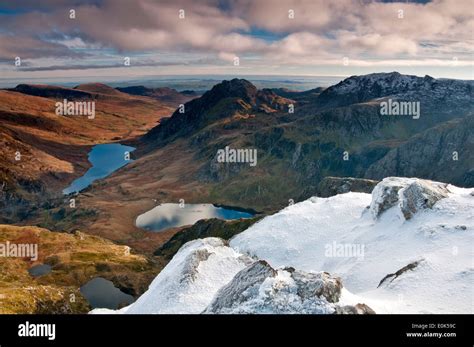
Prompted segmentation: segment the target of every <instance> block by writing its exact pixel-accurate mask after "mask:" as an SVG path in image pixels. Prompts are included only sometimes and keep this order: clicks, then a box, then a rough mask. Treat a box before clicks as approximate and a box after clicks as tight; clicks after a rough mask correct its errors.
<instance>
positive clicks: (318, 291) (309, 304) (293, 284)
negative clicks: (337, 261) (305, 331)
mask: <svg viewBox="0 0 474 347" xmlns="http://www.w3.org/2000/svg"><path fill="white" fill-rule="evenodd" d="M341 290H342V282H341V280H340V279H339V278H337V277H333V276H331V275H330V274H329V273H327V272H320V273H313V272H304V271H299V270H295V269H294V268H284V269H280V270H275V269H273V268H272V267H271V266H270V265H269V264H268V263H267V262H266V261H263V260H260V261H257V262H255V263H253V264H252V265H250V266H247V267H246V268H245V269H243V270H241V271H240V272H239V273H238V274H237V275H235V277H234V278H233V279H232V281H230V282H229V283H228V284H227V285H225V286H224V287H222V288H221V289H220V290H219V291H218V292H217V294H216V296H215V297H214V299H213V301H212V302H211V303H210V305H209V306H208V307H207V308H206V309H205V310H204V312H203V313H218V314H219V313H224V314H226V313H246V314H252V313H259V314H262V313H264V314H265V313H277V314H278V313H279V314H288V313H298V314H330V313H337V314H342V313H354V314H360V313H374V312H373V311H372V310H371V309H370V308H369V307H368V306H366V305H361V304H359V305H356V306H354V307H353V306H342V307H340V306H338V305H337V302H338V301H339V298H340V296H341Z"/></svg>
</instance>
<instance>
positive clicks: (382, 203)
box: [370, 177, 449, 220]
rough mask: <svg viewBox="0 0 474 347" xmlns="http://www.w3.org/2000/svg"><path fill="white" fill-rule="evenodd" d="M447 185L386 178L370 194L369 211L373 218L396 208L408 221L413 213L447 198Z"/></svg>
mask: <svg viewBox="0 0 474 347" xmlns="http://www.w3.org/2000/svg"><path fill="white" fill-rule="evenodd" d="M448 193H449V191H448V189H447V184H445V183H439V182H434V181H428V180H421V179H418V178H403V177H388V178H385V179H384V180H383V181H382V182H380V183H379V184H377V186H376V187H375V188H374V190H373V192H372V202H371V204H370V211H371V213H372V215H373V217H374V218H378V217H379V216H380V215H381V214H382V213H383V212H385V211H387V210H388V209H390V208H392V207H395V206H397V207H398V208H399V210H400V212H401V214H402V215H403V217H404V218H405V219H406V220H408V219H411V218H412V217H413V215H414V214H415V213H417V212H418V211H420V210H423V209H426V208H432V207H433V206H434V204H435V203H436V202H437V201H439V200H441V199H443V198H446V197H447V196H448Z"/></svg>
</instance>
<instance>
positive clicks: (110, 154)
mask: <svg viewBox="0 0 474 347" xmlns="http://www.w3.org/2000/svg"><path fill="white" fill-rule="evenodd" d="M134 150H135V148H134V147H130V146H125V145H121V144H119V143H107V144H102V145H95V146H94V147H92V150H91V151H90V152H89V158H88V159H89V162H90V163H91V164H92V167H91V168H90V169H89V170H87V172H86V173H85V174H84V175H83V176H81V177H79V178H78V179H76V180H74V181H73V182H72V183H71V185H70V186H69V187H67V188H66V189H64V190H63V194H70V193H76V192H80V191H81V190H83V189H85V188H87V187H88V186H89V185H91V184H92V182H94V181H96V180H98V179H101V178H105V177H107V176H109V175H110V174H111V173H113V172H114V171H116V170H118V169H120V168H121V167H122V166H124V165H126V164H128V163H129V162H131V161H132V160H125V153H126V152H129V153H130V152H133V151H134Z"/></svg>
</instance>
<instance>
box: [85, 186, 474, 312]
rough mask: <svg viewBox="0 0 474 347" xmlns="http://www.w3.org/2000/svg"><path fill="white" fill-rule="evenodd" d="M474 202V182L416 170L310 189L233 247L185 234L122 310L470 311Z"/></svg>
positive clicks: (242, 235) (235, 241)
mask: <svg viewBox="0 0 474 347" xmlns="http://www.w3.org/2000/svg"><path fill="white" fill-rule="evenodd" d="M427 201H429V202H430V203H427ZM473 208H474V190H473V189H463V188H458V187H455V186H452V185H447V184H443V183H439V182H433V181H426V180H420V179H414V178H398V177H391V178H386V179H384V180H383V181H382V182H380V183H379V184H378V185H377V186H376V187H375V189H374V191H373V193H372V194H366V193H352V192H349V193H345V194H340V195H336V196H333V197H330V198H317V197H313V198H311V199H309V200H306V201H303V202H301V203H297V204H294V205H292V206H289V207H287V208H285V209H283V210H282V211H280V212H278V213H276V214H274V215H272V216H268V217H266V218H264V219H263V220H261V221H259V222H257V223H256V224H254V225H252V226H251V227H250V228H249V229H247V230H245V231H244V232H242V233H240V234H238V235H237V236H235V237H234V238H233V239H231V241H230V247H228V246H226V245H225V243H224V241H222V240H219V239H216V238H206V239H200V240H195V241H191V242H189V243H187V244H185V245H184V246H183V247H182V248H181V249H180V250H179V251H178V253H177V254H176V255H175V256H174V257H173V259H172V260H171V262H170V263H169V264H168V265H167V266H166V267H165V269H164V270H163V271H162V272H161V273H160V274H159V275H158V276H157V277H156V278H155V280H154V281H153V283H152V284H151V285H150V288H149V290H148V291H147V292H146V293H145V294H144V295H143V296H142V297H140V298H139V299H138V300H137V302H136V303H134V304H132V305H130V306H128V307H126V308H124V309H122V310H121V311H120V312H121V313H167V312H173V313H199V312H201V311H202V310H203V312H204V313H333V312H336V313H342V312H352V313H373V311H375V312H376V313H469V314H472V313H473V312H474V306H473V304H472V293H473V281H472V279H473V275H474V272H473V269H472V259H473V257H474V250H473V248H472V247H471V245H472V244H473V241H474V237H473V234H472V231H473V230H474V222H473V220H472V210H473ZM408 211H409V212H410V214H408V213H407V212H408ZM335 221H337V223H335ZM249 256H250V257H251V258H250V257H249ZM321 271H324V272H321ZM328 272H329V273H330V274H331V275H329V273H328ZM339 277H340V278H339ZM343 286H344V287H343ZM372 310H373V311H372ZM93 312H94V313H104V312H105V313H110V311H103V310H95V311H93Z"/></svg>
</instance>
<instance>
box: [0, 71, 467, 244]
mask: <svg viewBox="0 0 474 347" xmlns="http://www.w3.org/2000/svg"><path fill="white" fill-rule="evenodd" d="M125 92H126V93H125ZM1 93H2V94H3V97H4V98H6V97H7V96H8V97H10V98H12V100H15V101H18V100H20V99H21V100H23V99H24V100H31V99H32V98H33V100H35V101H36V100H37V103H39V102H42V103H45V104H41V107H42V109H43V110H44V109H45V108H48V107H46V105H50V104H51V103H52V102H53V101H52V99H54V98H63V97H66V96H67V97H70V98H73V99H74V98H79V99H81V98H83V97H84V95H88V97H92V98H96V99H97V100H98V106H97V107H98V109H99V110H100V108H101V107H103V108H104V112H103V116H102V115H99V117H98V119H99V121H98V122H91V125H90V127H92V128H90V130H89V128H86V127H84V126H83V123H84V122H82V123H81V125H80V126H76V128H77V129H79V128H80V129H79V130H78V131H77V133H81V132H82V133H84V132H86V133H85V134H81V136H80V137H81V140H82V141H83V142H82V143H83V144H84V146H80V148H81V150H83V152H81V154H82V156H81V155H80V154H78V155H77V156H76V158H77V157H79V158H80V160H70V161H69V164H68V162H67V160H66V162H65V163H63V165H66V166H67V165H69V168H68V167H59V168H56V169H55V168H43V171H41V172H43V174H42V176H41V177H40V176H38V175H37V176H36V177H32V178H31V179H30V178H27V180H29V181H28V182H34V183H31V184H32V185H33V186H34V184H39V185H41V182H44V181H46V180H45V178H44V177H50V176H51V175H53V176H58V177H60V179H59V180H55V181H59V182H60V183H62V184H63V187H64V186H65V185H66V183H67V182H69V181H70V180H72V178H73V177H74V176H77V175H79V174H80V173H81V172H83V171H81V170H84V167H87V162H86V161H85V160H86V157H85V149H88V148H90V147H87V145H90V144H92V142H94V141H95V143H98V142H105V141H111V140H112V141H119V140H120V141H121V142H122V143H127V144H131V145H133V146H135V147H137V150H136V151H135V152H134V153H133V154H134V157H135V160H134V161H133V162H132V163H130V164H129V165H127V166H126V167H124V168H122V169H120V170H119V171H117V172H116V173H114V174H113V175H111V176H110V177H108V178H106V179H104V180H101V181H99V182H97V183H95V184H93V185H92V186H91V187H89V188H88V189H87V190H86V191H84V192H83V193H82V194H79V196H78V197H77V199H78V200H79V201H80V202H81V206H87V211H86V212H84V213H82V214H81V213H80V212H79V211H76V212H75V214H70V215H68V214H66V215H65V216H64V218H62V219H61V220H59V221H57V223H53V224H52V225H43V226H47V227H54V225H55V224H57V227H58V228H59V229H66V230H67V229H69V228H81V227H84V228H88V229H91V230H94V232H95V233H97V235H100V236H104V237H108V238H110V239H112V240H114V241H119V242H124V243H132V245H133V246H135V247H138V248H139V249H140V248H141V249H142V250H145V251H146V252H153V251H154V250H155V249H156V248H157V247H158V246H159V245H161V244H162V243H163V242H165V241H166V240H167V239H169V237H171V236H172V234H166V235H165V236H164V235H161V236H160V237H158V236H156V235H152V236H145V235H144V234H143V233H142V231H141V230H138V229H137V228H136V227H135V225H134V219H135V218H136V215H138V214H140V213H142V212H145V211H146V210H148V209H150V208H151V207H152V206H153V205H154V204H156V203H160V202H170V201H171V202H173V201H176V202H177V201H179V200H180V199H184V200H185V201H186V202H208V201H212V202H213V203H219V204H224V205H229V206H243V207H246V208H252V209H254V210H257V211H261V212H262V213H271V212H274V211H276V210H279V209H280V208H282V207H284V206H286V205H287V204H288V201H289V200H290V199H291V200H292V201H301V200H304V199H307V198H309V197H310V196H312V195H313V194H314V193H315V192H317V190H318V186H319V184H320V182H321V181H322V180H323V179H324V177H328V176H336V177H356V178H369V179H374V180H380V179H382V178H384V177H387V176H408V177H410V176H416V177H420V178H426V179H433V180H439V181H443V182H448V183H452V184H456V185H458V186H461V187H471V186H474V176H473V175H474V169H473V166H472V163H473V162H474V160H473V159H474V158H473V149H474V139H473V135H472V131H470V130H471V129H472V128H473V117H472V110H473V98H472V96H473V95H472V93H473V92H472V82H470V81H461V80H448V79H434V78H432V77H430V76H425V77H417V76H408V75H401V74H399V73H397V72H392V73H377V74H370V75H365V76H352V77H349V78H347V79H345V80H343V81H341V82H340V83H338V84H336V85H334V86H331V87H329V88H325V89H324V88H316V89H313V90H310V91H306V92H296V91H289V90H286V89H263V90H258V89H257V88H256V87H255V86H254V85H253V84H252V83H251V82H249V81H247V80H244V79H233V80H230V81H223V82H222V83H220V84H217V85H215V86H214V87H213V88H212V89H211V90H209V91H208V92H206V93H204V94H203V95H202V96H200V97H196V96H195V95H193V96H190V95H189V94H192V93H185V94H183V93H181V94H180V93H178V92H176V91H172V90H171V91H170V90H169V89H160V90H156V89H150V88H145V87H141V86H139V87H126V88H118V89H114V88H111V87H108V86H105V85H102V84H89V85H81V86H78V87H76V88H72V89H68V88H61V87H47V86H25V85H20V86H18V87H16V88H14V89H13V90H9V91H2V92H1ZM176 93H178V94H180V96H179V97H178V98H177V99H176ZM163 94H165V95H169V96H170V98H171V99H173V100H175V101H176V102H183V100H185V98H192V100H189V101H187V102H185V103H184V107H180V108H177V109H176V111H175V112H174V113H172V114H171V116H170V117H165V113H166V112H167V111H168V110H170V107H169V106H167V105H169V104H167V102H169V101H166V102H163V101H160V99H159V97H160V95H163ZM32 95H35V96H34V97H33V96H32ZM40 95H41V96H40ZM166 97H168V96H166ZM34 98H40V99H34ZM178 99H179V100H178ZM388 99H392V100H395V101H396V100H399V101H410V102H420V118H419V119H414V118H413V117H411V116H410V115H399V116H396V115H395V116H388V115H382V114H381V112H380V105H381V103H382V102H383V101H386V100H388ZM167 100H169V99H167ZM99 101H100V102H99ZM30 102H32V101H30ZM2 105H3V107H4V108H6V109H5V110H4V111H3V112H2V113H1V115H2V117H3V119H6V120H8V122H5V123H4V124H5V125H6V126H4V127H2V129H3V131H4V132H8V131H9V132H11V131H12V129H16V130H15V131H16V132H17V133H19V130H18V129H19V128H18V127H22V126H25V125H21V126H19V125H18V121H17V122H16V123H15V120H16V119H18V118H12V114H14V115H15V117H24V118H27V117H28V118H27V119H31V118H33V117H36V118H39V119H41V121H43V120H44V122H46V121H48V122H50V124H51V125H50V127H53V128H52V130H51V135H48V136H52V137H54V136H56V137H57V134H58V133H60V132H61V131H65V130H62V129H59V130H58V129H56V128H54V127H58V126H64V127H66V126H71V124H74V123H73V121H72V120H69V119H58V117H55V118H54V117H53V118H54V119H51V117H49V116H48V114H47V113H44V111H43V114H42V115H41V116H38V113H39V110H38V111H30V112H29V113H27V112H26V111H23V113H21V114H20V115H18V114H19V113H20V112H18V111H16V110H15V111H13V110H14V109H15V107H14V106H13V105H12V106H9V107H8V106H7V105H8V104H5V103H3V104H2ZM117 105H120V107H117ZM174 106H175V107H178V105H177V104H175V105H174ZM49 107H51V106H49ZM109 107H114V113H112V114H111V111H109ZM33 109H34V107H33ZM159 110H163V111H162V112H161V113H159ZM109 112H110V113H109ZM31 113H33V115H32V114H31ZM137 117H141V119H142V120H141V122H142V123H141V125H142V126H141V128H140V131H138V132H137V131H135V132H132V133H126V132H125V131H124V132H122V133H120V132H117V131H114V136H112V135H110V136H109V137H106V136H105V134H107V132H106V131H104V128H105V129H107V127H112V126H113V127H114V128H118V129H120V127H123V128H124V129H132V128H133V129H136V125H133V124H134V122H137V120H138V119H137ZM36 118H35V119H36ZM146 119H148V120H149V121H146ZM152 119H153V120H152ZM157 119H159V124H158V125H156V126H154V127H153V125H154V124H153V123H154V122H156V121H157ZM64 122H67V124H65V125H63V123H64ZM99 122H103V123H100V124H99ZM10 124H11V125H10ZM15 124H16V125H15ZM155 124H156V123H155ZM41 126H42V129H44V128H45V127H44V126H43V125H41ZM32 127H34V125H32V126H29V128H28V130H29V129H31V128H32ZM98 129H100V133H101V136H102V139H101V140H100V141H99V140H98V137H95V138H94V136H96V135H97V132H95V131H97V130H98ZM87 132H89V133H87ZM43 134H44V131H42V132H38V135H36V136H33V137H32V138H31V140H30V142H33V145H32V147H33V148H34V149H35V150H36V149H38V148H43V147H44V145H43V146H40V145H36V146H35V143H37V142H40V141H39V140H42V136H45V135H43ZM10 136H11V135H10ZM14 136H17V137H18V136H19V135H17V134H16V133H15V135H14ZM30 136H31V135H30ZM87 136H89V137H90V139H87V140H86V139H85V138H86V137H87ZM76 137H78V135H77V134H76V135H72V136H68V137H67V140H64V142H66V143H68V142H71V141H72V139H75V138H76ZM35 141H36V142H35ZM23 142H26V141H23ZM27 143H28V142H27ZM46 144H48V145H49V146H50V147H51V145H50V142H47V143H46ZM61 146H62V145H61ZM226 146H228V147H230V148H237V149H239V148H240V149H244V148H251V149H256V150H257V153H258V165H257V166H256V167H251V166H249V165H248V164H246V163H242V164H233V165H228V164H227V163H220V162H218V161H217V155H216V154H217V152H218V150H219V149H223V148H225V147H226ZM4 148H9V151H10V152H14V146H11V145H8V144H7V146H6V147H5V146H4ZM60 148H61V153H65V152H69V153H71V152H74V151H73V149H74V148H75V147H74V146H71V151H64V148H63V147H60ZM51 153H52V154H50V152H47V154H50V155H51V156H52V157H53V158H52V160H57V159H58V157H60V154H56V156H55V153H57V152H54V151H51ZM61 155H64V154H61ZM4 158H5V157H4ZM81 161H82V163H83V164H82V169H80V170H78V169H77V168H76V169H74V165H76V167H77V164H74V165H72V166H71V164H70V163H71V162H75V163H77V162H81ZM46 162H47V161H46ZM23 165H31V161H26V162H25V163H24V164H23ZM58 165H59V164H57V166H58ZM2 167H3V170H4V171H5V172H6V170H14V168H15V165H12V162H11V161H9V162H7V163H4V164H3V166H2ZM27 171H28V172H32V173H33V172H35V171H34V170H27ZM55 171H56V173H55ZM21 172H25V170H21ZM7 176H8V177H12V175H7ZM14 177H15V176H14ZM63 177H66V179H64V178H63ZM9 179H11V178H9ZM24 181H25V180H23V177H18V180H17V182H24ZM48 187H49V188H53V189H52V190H54V189H57V188H56V187H58V185H48ZM46 190H48V189H46ZM49 190H51V189H49ZM33 191H34V190H33ZM4 196H5V195H4ZM110 201H116V202H117V203H116V206H114V208H113V209H110V208H109V207H107V208H106V207H105V206H109V205H110ZM58 209H59V207H57V206H51V209H50V213H52V214H53V215H54V213H56V212H57V210H58ZM80 215H83V217H80ZM15 218H17V219H18V217H12V220H15ZM110 220H113V221H115V220H116V221H118V222H117V223H110ZM24 222H25V223H28V222H30V223H31V222H35V223H40V224H41V223H44V215H36V216H35V215H34V214H31V215H30V216H29V217H28V218H26V220H25V221H24ZM137 235H140V236H139V237H137ZM142 238H145V239H146V240H147V241H150V238H151V239H153V240H155V241H152V242H141V241H137V240H140V239H142Z"/></svg>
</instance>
